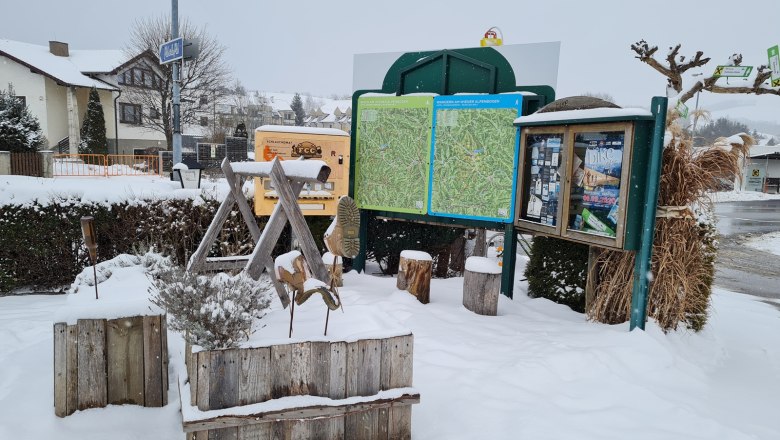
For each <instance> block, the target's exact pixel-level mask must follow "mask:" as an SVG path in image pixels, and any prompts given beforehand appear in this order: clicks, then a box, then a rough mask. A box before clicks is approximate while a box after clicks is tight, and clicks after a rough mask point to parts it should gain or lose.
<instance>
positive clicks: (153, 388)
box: [143, 315, 163, 407]
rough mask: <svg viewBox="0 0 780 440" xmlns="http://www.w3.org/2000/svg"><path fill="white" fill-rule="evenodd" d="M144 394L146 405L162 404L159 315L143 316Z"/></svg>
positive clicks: (156, 405) (157, 405)
mask: <svg viewBox="0 0 780 440" xmlns="http://www.w3.org/2000/svg"><path fill="white" fill-rule="evenodd" d="M143 328H144V395H145V401H146V403H145V405H144V406H147V407H160V406H162V405H163V397H162V395H163V384H162V344H161V341H160V315H156V316H144V317H143Z"/></svg>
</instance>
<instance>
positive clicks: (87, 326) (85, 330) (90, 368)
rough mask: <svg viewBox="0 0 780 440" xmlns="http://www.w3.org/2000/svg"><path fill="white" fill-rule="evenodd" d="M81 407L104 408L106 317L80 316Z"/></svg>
mask: <svg viewBox="0 0 780 440" xmlns="http://www.w3.org/2000/svg"><path fill="white" fill-rule="evenodd" d="M77 322H78V324H77V325H78V328H79V341H78V408H79V409H80V410H82V409H88V408H103V407H105V406H106V405H107V404H108V393H107V392H106V321H105V320H104V319H79V320H78V321H77Z"/></svg>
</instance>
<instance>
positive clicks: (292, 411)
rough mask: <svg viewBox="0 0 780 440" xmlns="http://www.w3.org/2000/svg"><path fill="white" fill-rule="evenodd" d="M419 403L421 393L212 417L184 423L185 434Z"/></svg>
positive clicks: (337, 415)
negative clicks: (358, 401) (366, 400)
mask: <svg viewBox="0 0 780 440" xmlns="http://www.w3.org/2000/svg"><path fill="white" fill-rule="evenodd" d="M416 403H420V395H419V394H418V393H414V394H402V395H400V396H398V397H394V398H386V399H374V400H370V401H368V402H361V403H349V404H340V405H332V406H331V405H327V406H324V405H311V406H305V407H295V408H286V409H281V410H274V411H266V412H263V413H257V414H247V415H230V416H219V417H209V418H204V419H201V420H193V421H186V422H183V423H182V428H183V430H184V432H196V431H204V430H210V429H218V428H225V427H231V426H248V425H255V424H258V423H271V422H275V421H285V420H308V419H318V418H323V417H326V418H327V417H340V416H344V415H346V414H356V413H360V412H366V411H371V410H378V409H381V408H390V407H393V408H395V407H396V406H405V405H413V404H416ZM348 438H352V437H348Z"/></svg>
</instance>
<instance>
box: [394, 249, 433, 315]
mask: <svg viewBox="0 0 780 440" xmlns="http://www.w3.org/2000/svg"><path fill="white" fill-rule="evenodd" d="M432 268H433V259H432V258H431V256H430V255H428V254H427V253H425V252H420V251H403V252H401V259H400V261H399V263H398V278H397V281H396V287H398V289H400V290H406V291H408V292H409V293H411V294H412V295H414V296H415V297H416V298H417V300H418V301H420V302H421V303H423V304H428V303H429V302H430V300H431V275H432V273H431V271H432Z"/></svg>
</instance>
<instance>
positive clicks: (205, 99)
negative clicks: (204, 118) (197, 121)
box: [200, 96, 209, 105]
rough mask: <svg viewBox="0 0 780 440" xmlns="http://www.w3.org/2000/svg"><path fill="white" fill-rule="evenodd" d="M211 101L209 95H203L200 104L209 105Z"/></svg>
mask: <svg viewBox="0 0 780 440" xmlns="http://www.w3.org/2000/svg"><path fill="white" fill-rule="evenodd" d="M208 103H209V97H208V96H201V97H200V105H207V104H208Z"/></svg>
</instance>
